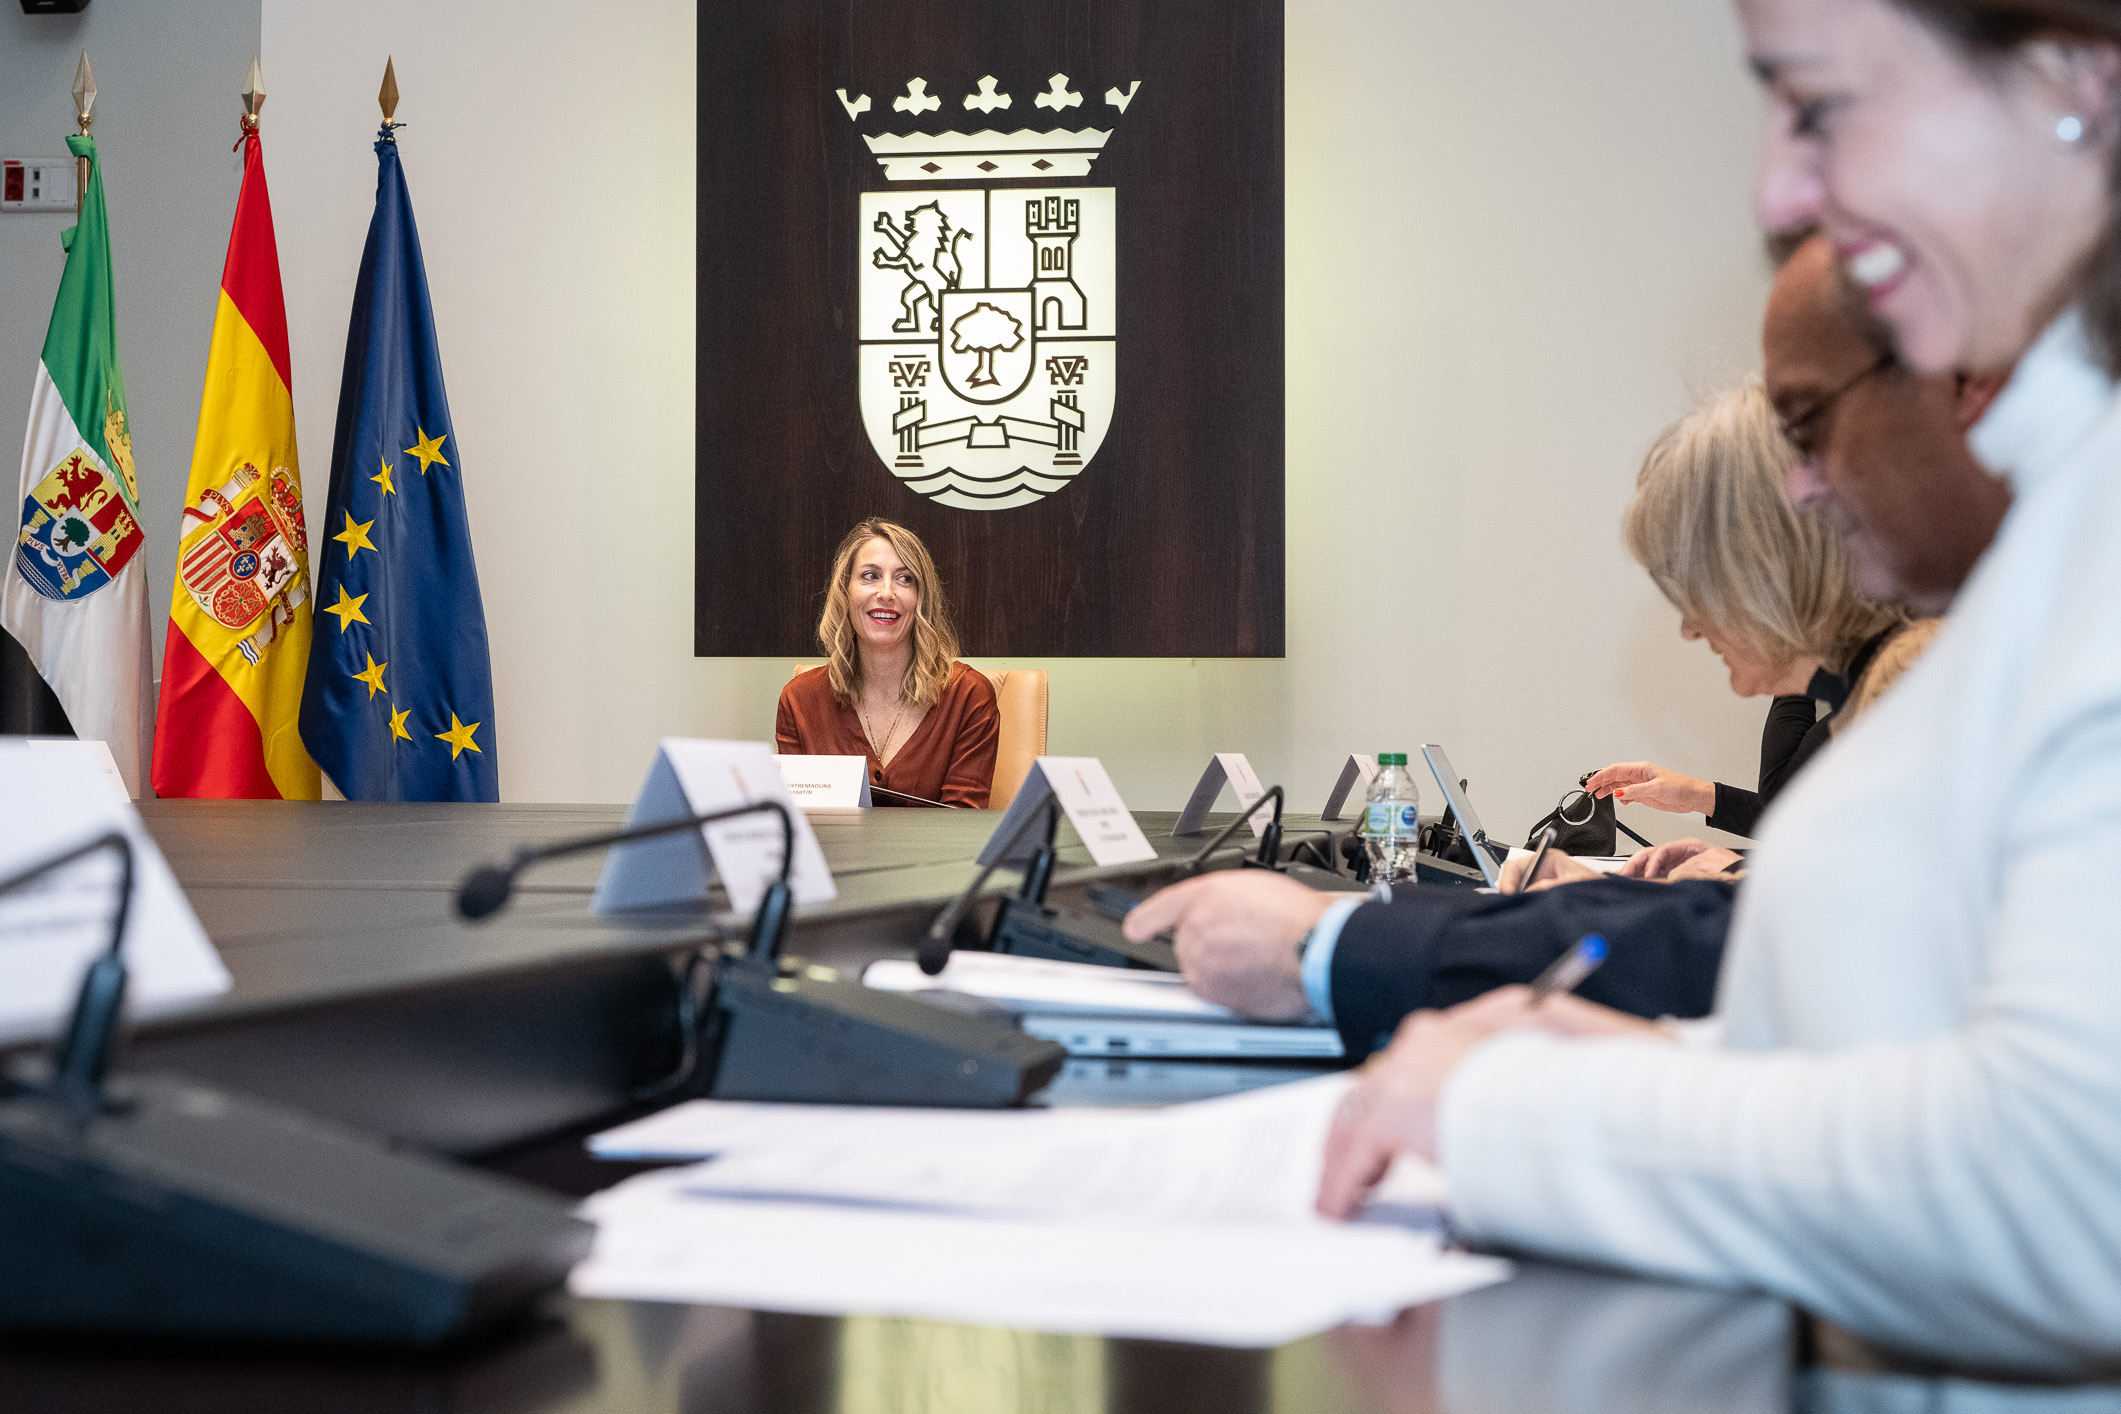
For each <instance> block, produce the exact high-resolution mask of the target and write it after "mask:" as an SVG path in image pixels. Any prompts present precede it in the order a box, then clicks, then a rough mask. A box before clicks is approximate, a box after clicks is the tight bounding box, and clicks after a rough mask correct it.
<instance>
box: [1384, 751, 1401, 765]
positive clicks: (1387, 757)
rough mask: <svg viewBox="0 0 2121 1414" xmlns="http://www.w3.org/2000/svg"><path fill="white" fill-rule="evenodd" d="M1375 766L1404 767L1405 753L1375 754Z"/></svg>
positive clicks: (1388, 752)
mask: <svg viewBox="0 0 2121 1414" xmlns="http://www.w3.org/2000/svg"><path fill="white" fill-rule="evenodd" d="M1377 764H1378V765H1380V766H1404V765H1406V764H1407V753H1406V752H1404V751H1380V752H1378V753H1377Z"/></svg>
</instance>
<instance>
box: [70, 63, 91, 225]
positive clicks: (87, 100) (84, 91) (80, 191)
mask: <svg viewBox="0 0 2121 1414" xmlns="http://www.w3.org/2000/svg"><path fill="white" fill-rule="evenodd" d="M95 108H96V71H95V70H93V69H91V68H90V67H89V66H88V51H87V50H86V49H84V50H82V51H81V62H80V63H78V64H76V65H74V120H75V121H76V122H78V123H80V124H81V135H82V136H83V137H86V136H88V125H89V124H90V123H92V122H94V121H95ZM86 200H88V159H87V158H86V157H76V158H75V159H74V216H75V218H76V219H78V218H79V217H80V215H81V203H82V202H84V201H86Z"/></svg>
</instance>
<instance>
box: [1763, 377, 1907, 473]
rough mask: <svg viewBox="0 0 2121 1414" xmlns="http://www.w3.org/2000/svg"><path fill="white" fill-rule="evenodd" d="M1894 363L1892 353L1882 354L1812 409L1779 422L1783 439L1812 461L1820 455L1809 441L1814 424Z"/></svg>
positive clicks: (1812, 406)
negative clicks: (1873, 376) (1855, 388)
mask: <svg viewBox="0 0 2121 1414" xmlns="http://www.w3.org/2000/svg"><path fill="white" fill-rule="evenodd" d="M1894 362H1895V360H1894V358H1893V356H1892V355H1891V354H1890V353H1882V354H1880V355H1878V357H1877V358H1876V359H1874V360H1872V362H1871V365H1870V367H1868V368H1866V369H1864V370H1863V371H1862V372H1861V373H1859V374H1857V375H1856V376H1855V377H1853V378H1851V379H1849V380H1848V381H1847V382H1846V383H1843V384H1842V385H1841V386H1840V387H1838V388H1836V389H1834V390H1833V391H1832V392H1830V393H1825V394H1822V395H1821V396H1820V397H1819V399H1818V400H1817V401H1815V402H1814V403H1813V404H1812V405H1811V406H1810V407H1808V408H1806V409H1805V410H1804V411H1803V412H1800V413H1796V414H1794V415H1792V416H1789V417H1785V418H1781V419H1779V422H1780V424H1781V427H1782V436H1783V439H1784V440H1785V441H1787V442H1788V443H1789V444H1790V446H1792V447H1794V448H1795V449H1796V451H1797V455H1798V456H1800V457H1802V458H1803V459H1805V460H1806V461H1810V460H1811V459H1812V458H1813V457H1816V456H1817V455H1818V454H1819V449H1818V448H1817V447H1816V446H1814V445H1813V444H1812V443H1811V441H1810V440H1809V433H1808V431H1807V429H1809V428H1810V427H1811V426H1812V424H1814V423H1816V422H1817V421H1819V419H1820V418H1822V417H1824V416H1826V414H1827V412H1828V410H1829V409H1831V408H1832V407H1833V406H1834V404H1835V403H1838V402H1840V401H1841V399H1842V398H1843V397H1844V396H1845V395H1846V394H1847V393H1848V392H1849V390H1851V389H1852V388H1854V387H1855V386H1856V385H1857V384H1858V383H1861V382H1862V381H1863V380H1864V379H1866V378H1868V377H1870V376H1871V375H1872V374H1874V373H1882V372H1884V371H1885V370H1886V369H1888V368H1891V367H1892V366H1893V364H1894Z"/></svg>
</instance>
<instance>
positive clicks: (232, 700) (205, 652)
mask: <svg viewBox="0 0 2121 1414" xmlns="http://www.w3.org/2000/svg"><path fill="white" fill-rule="evenodd" d="M241 147H242V149H243V190H242V191H241V193H240V194H239V195H238V196H237V197H236V224H235V229H234V230H233V231H232V232H230V234H229V238H228V263H227V264H226V265H225V266H224V267H223V269H222V271H221V301H220V308H219V310H218V311H217V312H216V314H215V316H214V341H213V348H212V350H211V351H210V352H209V353H208V355H207V360H206V390H205V393H204V394H203V395H202V396H201V398H200V400H199V439H198V442H197V443H196V444H195V445H194V446H193V448H192V459H191V484H190V486H189V487H188V488H187V489H186V491H185V493H184V516H183V526H182V529H181V531H180V532H179V540H178V543H177V583H176V588H175V590H174V591H173V592H172V594H171V596H170V610H169V637H168V640H167V642H166V644H165V646H164V649H163V653H162V697H161V703H160V706H159V709H158V710H157V712H156V715H155V757H154V771H153V775H152V780H153V782H154V787H155V791H156V793H157V794H159V795H163V796H222V797H229V796H242V797H250V798H263V799H273V798H276V797H285V798H288V799H303V800H314V799H316V798H317V796H318V795H319V793H320V790H319V780H320V778H319V775H318V772H317V765H316V763H315V762H314V761H312V760H310V758H309V752H308V751H307V750H305V749H304V748H303V745H302V737H301V731H300V725H299V720H298V718H299V715H300V712H301V707H302V677H303V673H304V672H305V671H306V669H307V668H308V666H309V628H310V605H309V528H308V525H307V523H306V522H305V521H304V520H303V518H302V470H301V464H300V462H298V461H297V460H296V457H295V411H294V401H293V397H292V394H291V391H290V390H291V389H292V387H293V380H292V379H291V378H290V377H289V375H288V359H287V307H286V304H285V303H284V302H283V301H282V299H281V298H280V255H279V251H278V248H277V247H276V246H275V245H274V243H273V229H272V202H271V199H270V198H269V197H268V196H267V195H266V191H265V160H264V157H263V155H262V153H261V152H260V151H259V148H258V128H257V123H256V120H255V119H251V118H246V119H245V120H244V124H243V141H242V143H241Z"/></svg>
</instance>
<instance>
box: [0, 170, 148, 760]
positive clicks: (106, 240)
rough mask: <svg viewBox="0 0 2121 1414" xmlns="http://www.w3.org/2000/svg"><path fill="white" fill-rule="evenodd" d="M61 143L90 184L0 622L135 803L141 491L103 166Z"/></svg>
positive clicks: (34, 424) (49, 345)
mask: <svg viewBox="0 0 2121 1414" xmlns="http://www.w3.org/2000/svg"><path fill="white" fill-rule="evenodd" d="M66 145H67V146H68V147H70V148H72V149H73V152H74V155H75V156H76V157H86V158H88V159H89V178H88V187H87V191H86V195H85V197H84V199H83V200H82V203H81V219H80V221H79V222H78V223H77V224H76V225H74V226H73V227H71V228H69V229H68V230H67V231H66V232H65V233H64V234H63V235H62V236H61V238H60V239H61V241H62V243H63V244H64V246H65V248H66V269H65V272H64V273H63V274H61V275H60V277H59V297H58V298H57V299H56V300H55V301H53V303H52V322H51V327H50V329H49V330H48V331H47V332H46V333H45V336H44V356H43V358H42V359H41V360H40V361H39V363H38V365H37V381H36V385H35V387H33V388H32V389H31V391H30V398H29V430H28V431H27V432H26V433H25V434H24V435H23V439H22V487H21V491H20V496H21V506H22V513H21V519H20V522H19V524H18V525H17V528H16V534H15V546H14V551H15V552H14V554H13V555H12V556H11V557H10V561H9V564H8V566H7V569H6V572H5V575H4V577H0V625H4V626H5V627H6V629H7V631H8V632H9V633H11V634H13V635H14V636H15V641H16V642H18V643H20V644H21V645H22V647H23V649H24V650H25V651H27V653H28V654H29V658H30V661H31V662H32V663H35V664H36V665H37V671H38V672H40V673H41V674H43V676H44V680H45V682H46V683H48V684H50V686H51V689H52V692H53V693H54V694H55V695H56V696H57V697H58V699H59V703H60V705H61V706H63V707H64V708H65V709H66V715H67V718H68V720H69V721H71V722H72V723H73V727H74V733H75V735H77V736H79V737H81V738H83V739H84V740H100V741H103V742H106V743H108V744H109V746H110V752H111V755H112V757H113V758H115V759H116V761H117V763H118V769H119V771H121V772H122V773H123V774H124V776H125V783H126V785H127V787H129V788H130V789H131V790H132V791H133V793H134V794H135V795H137V794H138V793H139V792H140V789H141V787H142V784H143V783H144V782H145V780H146V777H147V751H148V738H149V731H150V724H151V723H152V721H153V720H154V703H153V701H152V686H153V682H152V677H151V670H150V667H149V659H148V643H149V640H148V622H147V566H146V564H145V563H144V562H143V561H142V560H141V559H140V546H141V544H142V539H143V537H142V536H141V533H140V488H139V484H138V482H137V481H136V480H135V479H134V474H133V454H132V439H131V437H130V435H129V434H128V432H127V429H126V422H125V378H124V375H123V374H121V373H120V372H119V370H118V326H117V318H116V313H115V310H114V308H113V305H112V299H111V274H110V226H109V222H108V219H107V217H106V215H105V212H104V206H103V166H102V163H101V162H99V161H98V160H97V158H96V144H95V140H94V139H92V138H89V137H86V136H82V137H70V138H68V139H67V140H66Z"/></svg>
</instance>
